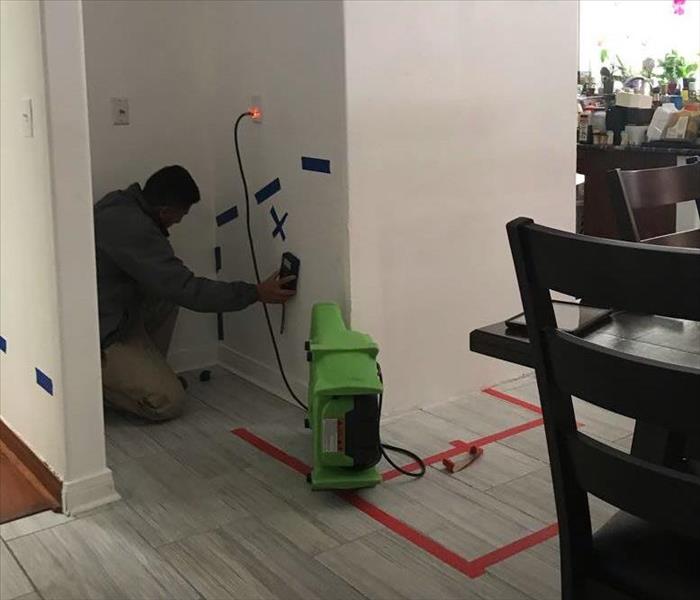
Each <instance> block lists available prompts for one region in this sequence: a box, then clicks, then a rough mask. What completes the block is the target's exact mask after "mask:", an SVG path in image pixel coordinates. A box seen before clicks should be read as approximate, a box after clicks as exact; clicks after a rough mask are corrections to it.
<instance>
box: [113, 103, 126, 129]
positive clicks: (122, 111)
mask: <svg viewBox="0 0 700 600" xmlns="http://www.w3.org/2000/svg"><path fill="white" fill-rule="evenodd" d="M128 124H129V99H128V98H112V125H128Z"/></svg>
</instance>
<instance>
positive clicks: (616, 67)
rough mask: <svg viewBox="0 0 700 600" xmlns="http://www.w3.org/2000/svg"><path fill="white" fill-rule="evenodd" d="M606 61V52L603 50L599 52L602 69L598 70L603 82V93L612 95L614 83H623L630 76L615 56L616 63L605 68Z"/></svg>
mask: <svg viewBox="0 0 700 600" xmlns="http://www.w3.org/2000/svg"><path fill="white" fill-rule="evenodd" d="M607 60H608V51H607V49H605V48H603V49H601V51H600V62H601V63H603V67H602V68H601V69H600V76H601V78H602V81H603V93H604V94H612V93H613V89H614V87H615V82H616V81H625V79H627V78H628V77H629V76H630V72H629V69H628V68H627V66H626V65H625V64H624V63H623V62H622V60H620V57H619V56H618V55H617V54H616V55H615V60H616V61H617V62H616V63H613V62H611V63H610V66H609V67H608V66H605V62H606V61H607Z"/></svg>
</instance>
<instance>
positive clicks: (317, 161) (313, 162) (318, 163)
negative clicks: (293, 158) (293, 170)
mask: <svg viewBox="0 0 700 600" xmlns="http://www.w3.org/2000/svg"><path fill="white" fill-rule="evenodd" d="M301 168H302V169H304V171H316V172H317V173H330V172H331V161H330V160H326V159H325V158H312V157H310V156H302V157H301Z"/></svg>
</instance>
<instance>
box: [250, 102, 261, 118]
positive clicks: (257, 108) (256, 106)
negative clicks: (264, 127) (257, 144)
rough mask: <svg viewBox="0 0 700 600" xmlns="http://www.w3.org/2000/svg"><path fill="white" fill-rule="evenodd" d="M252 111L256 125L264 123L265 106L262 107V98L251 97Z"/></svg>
mask: <svg viewBox="0 0 700 600" xmlns="http://www.w3.org/2000/svg"><path fill="white" fill-rule="evenodd" d="M250 110H251V112H252V113H253V114H252V119H253V121H254V122H255V123H262V120H263V106H262V96H251V97H250Z"/></svg>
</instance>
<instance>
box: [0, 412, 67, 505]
mask: <svg viewBox="0 0 700 600" xmlns="http://www.w3.org/2000/svg"><path fill="white" fill-rule="evenodd" d="M0 440H2V443H3V444H4V445H5V447H6V448H7V449H8V450H9V451H10V452H12V454H14V456H15V458H16V459H17V460H18V461H19V462H20V463H21V464H22V466H23V467H24V468H26V469H27V471H28V472H29V473H30V474H31V476H32V477H33V478H34V479H35V480H36V483H37V484H38V485H40V486H41V487H42V488H43V490H42V492H45V495H46V496H47V497H48V498H50V499H51V500H52V501H53V503H54V506H53V507H52V509H53V510H56V511H60V510H61V507H62V502H61V500H62V493H61V492H62V488H63V482H62V481H61V480H60V479H59V477H58V475H56V474H55V473H54V472H53V471H52V470H51V467H49V465H47V464H46V463H45V462H44V461H43V460H41V459H40V458H39V457H38V456H37V455H36V454H34V451H33V450H32V449H31V448H30V447H29V446H27V444H26V443H25V442H24V440H22V438H20V437H19V436H18V435H17V434H16V433H15V432H14V431H12V429H10V427H9V426H8V425H7V423H5V421H3V420H2V418H0Z"/></svg>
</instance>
